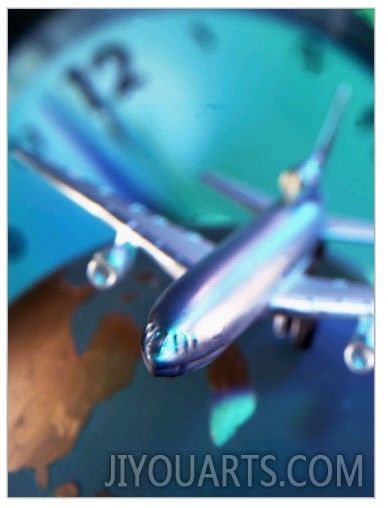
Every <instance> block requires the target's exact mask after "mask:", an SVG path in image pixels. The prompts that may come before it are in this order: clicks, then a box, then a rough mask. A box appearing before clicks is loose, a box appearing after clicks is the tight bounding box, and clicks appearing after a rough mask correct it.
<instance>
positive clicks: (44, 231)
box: [8, 9, 374, 496]
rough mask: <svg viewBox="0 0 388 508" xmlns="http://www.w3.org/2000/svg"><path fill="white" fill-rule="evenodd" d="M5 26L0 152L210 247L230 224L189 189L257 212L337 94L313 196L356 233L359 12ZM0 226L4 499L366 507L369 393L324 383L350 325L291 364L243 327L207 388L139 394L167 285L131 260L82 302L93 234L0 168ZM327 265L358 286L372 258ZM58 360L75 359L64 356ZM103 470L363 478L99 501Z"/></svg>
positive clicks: (29, 177)
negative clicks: (4, 242)
mask: <svg viewBox="0 0 388 508" xmlns="http://www.w3.org/2000/svg"><path fill="white" fill-rule="evenodd" d="M8 16H9V27H8V40H9V70H8V94H9V102H8V131H9V132H8V136H9V147H10V149H11V148H13V147H22V148H24V149H26V150H29V151H32V152H33V153H34V154H35V155H36V156H38V157H40V158H42V159H44V160H45V161H48V162H49V163H51V164H54V165H56V166H57V167H59V168H61V169H64V170H66V171H69V172H70V173H71V174H72V175H78V176H80V177H82V178H85V179H88V180H89V181H91V182H92V183H93V184H94V185H97V186H101V187H103V188H106V189H108V190H113V191H115V192H118V193H121V195H122V196H124V197H129V198H131V199H137V200H139V201H141V202H144V203H145V204H147V206H149V207H151V208H152V209H155V210H157V211H158V212H160V213H163V214H165V215H167V216H168V217H170V218H171V219H173V220H175V221H178V222H180V223H183V224H185V225H187V226H190V227H196V228H198V229H200V230H202V231H203V232H205V234H207V235H209V236H210V237H212V238H215V239H219V238H221V237H222V236H223V235H224V234H225V233H226V232H228V231H229V230H230V229H231V228H232V227H233V226H235V225H237V224H239V223H241V222H242V221H244V220H247V219H248V218H249V215H248V214H247V213H246V212H245V211H243V210H241V209H240V208H238V207H237V206H236V205H234V204H232V203H230V202H229V201H228V200H226V199H225V198H223V197H221V196H219V195H217V194H216V193H215V192H214V191H213V190H211V189H208V188H206V187H205V186H204V185H203V184H202V183H201V182H200V175H201V172H202V171H203V170H204V169H213V170H215V171H218V172H220V173H224V174H225V175H229V176H233V177H235V178H237V179H239V180H241V181H243V182H245V183H247V184H249V185H251V186H253V187H257V188H259V189H261V190H263V191H266V192H268V193H270V194H273V195H276V194H277V192H278V191H277V176H278V174H279V172H280V171H281V170H282V169H284V168H287V167H290V166H291V165H293V164H296V163H298V162H300V160H302V159H303V158H304V157H305V156H306V155H307V154H308V152H309V150H310V149H311V147H312V146H313V143H314V140H315V137H316V135H317V134H318V131H319V129H320V126H321V122H322V120H323V118H324V115H325V113H326V110H327V107H328V106H329V103H330V101H331V98H332V96H333V94H334V91H335V89H336V87H337V85H338V84H339V83H341V82H348V83H349V84H350V85H351V87H352V90H353V93H352V97H351V100H350V102H349V107H348V110H347V112H346V115H345V119H344V122H343V125H342V126H341V129H340V132H339V136H338V139H337V142H336V144H335V147H334V150H333V153H332V156H331V158H330V160H329V163H328V165H327V169H326V174H325V181H324V192H325V196H326V201H327V206H328V210H329V211H330V212H331V213H335V214H341V215H345V216H349V217H357V218H362V219H367V220H373V195H374V189H373V179H374V174H373V171H374V12H373V10H368V9H362V10H352V9H348V10H343V9H335V10H330V9H309V10H282V9H280V10H276V11H275V10H273V11H271V10H252V11H241V10H217V11H215V10H184V11H179V10H178V11H172V10H171V11H170V10H163V11H158V10H151V11H149V10H137V11H133V10H122V11H116V10H98V9H97V10H95V9H93V10H63V9H60V10H42V9H22V10H21V9H9V10H8ZM8 220H9V241H8V260H9V278H8V289H9V301H10V311H9V386H8V390H9V436H8V454H9V471H10V475H9V495H10V496H53V495H58V496H65V495H68V496H77V495H80V496H96V495H102V496H151V495H152V496H155V495H157V496H160V495H163V496H174V495H179V496H182V495H190V496H197V495H198V496H204V495H210V496H212V495H215V496H219V495H233V496H277V495H282V496H287V495H298V496H314V495H319V496H337V495H342V496H351V495H357V496H359V495H365V496H370V495H373V432H374V428H373V374H369V375H366V376H361V377H359V376H355V375H354V374H352V373H350V372H348V371H347V369H346V367H345V365H344V363H343V361H342V351H343V348H344V345H345V344H346V342H347V341H348V340H349V338H350V335H351V333H352V329H353V328H354V323H352V322H342V321H339V320H323V321H322V322H321V323H320V325H319V329H318V332H317V336H316V337H315V341H314V343H313V345H312V347H311V348H310V349H309V350H308V351H305V352H297V351H294V350H292V349H291V347H290V346H289V345H288V344H284V343H279V342H276V340H275V339H274V337H273V336H272V331H271V323H270V322H261V323H257V324H255V325H254V326H253V327H251V329H250V330H248V332H247V333H246V334H244V336H243V337H241V338H240V339H239V340H238V341H237V343H236V345H234V346H233V347H232V348H231V349H230V350H228V352H227V353H225V354H224V355H222V356H221V357H220V358H219V359H218V360H217V361H216V362H214V363H213V364H212V365H211V366H210V367H209V368H208V369H206V370H202V371H199V372H196V373H193V374H189V375H187V376H183V378H179V379H173V380H169V379H167V380H166V379H153V378H151V377H150V376H149V374H148V372H147V371H146V369H145V367H144V365H143V363H142V362H141V359H140V348H139V336H140V331H141V329H142V326H143V324H144V322H145V319H146V315H147V312H148V309H149V308H150V306H151V305H152V303H153V301H154V300H155V299H156V298H157V296H158V295H159V294H160V292H161V291H162V290H163V288H164V287H165V286H166V285H167V284H168V282H169V280H168V277H166V276H165V275H164V274H162V273H161V272H160V271H159V270H158V269H157V268H156V267H155V266H154V265H153V264H152V263H151V262H150V261H149V260H148V259H147V258H146V257H142V256H140V257H139V258H138V259H137V262H136V265H135V267H134V270H133V271H132V272H131V274H129V275H128V277H127V278H126V279H125V280H124V281H122V282H121V283H120V284H119V285H118V286H117V287H115V288H114V289H112V290H108V291H104V292H102V293H95V292H94V291H93V290H92V289H91V288H90V287H88V286H87V284H86V278H85V267H86V263H87V261H88V260H89V259H90V255H91V253H93V252H94V251H95V250H96V249H99V248H101V246H104V245H106V244H109V242H111V241H112V240H113V238H114V236H113V232H112V231H111V230H110V229H109V228H108V227H107V226H105V225H103V224H101V223H100V222H98V220H97V219H95V218H94V217H91V216H89V215H88V214H87V213H86V212H84V211H82V210H80V209H79V208H77V207H76V205H74V204H73V203H71V202H69V201H67V200H66V199H65V198H64V197H63V196H61V195H59V194H58V193H57V192H56V191H54V190H53V189H51V188H50V187H49V186H48V185H47V184H46V183H45V182H43V181H42V180H41V179H40V178H39V177H38V176H36V175H35V174H34V173H33V172H31V171H30V170H29V169H28V168H27V167H25V166H24V165H22V164H21V163H20V162H18V161H16V160H15V159H14V158H13V157H12V155H10V157H9V161H8ZM328 251H329V252H330V253H331V254H330V255H331V256H332V258H333V260H334V261H335V262H333V263H332V264H333V265H335V266H336V267H337V268H336V269H337V270H338V273H340V272H341V273H342V272H346V273H347V274H350V275H351V276H353V277H354V278H358V279H363V280H368V281H369V282H373V274H374V267H373V249H372V248H370V247H366V246H349V245H336V244H334V243H333V244H330V245H329V247H328ZM340 257H341V258H342V261H341V262H340V261H338V258H340ZM349 260H350V262H349ZM356 267H357V268H356ZM331 269H332V270H333V268H332V267H331ZM74 340H77V341H81V342H84V343H88V344H89V347H88V349H87V350H86V352H85V353H84V354H83V355H81V356H78V355H77V354H76V353H75V348H74ZM171 415H174V416H173V417H172V416H171ZM114 453H129V454H133V455H137V456H139V457H140V456H141V455H142V454H148V455H149V456H152V455H156V454H159V453H162V454H165V455H167V456H171V457H173V456H175V455H176V454H181V455H182V457H187V458H188V456H189V455H190V453H195V454H196V456H197V457H198V460H199V461H200V457H203V456H204V455H206V454H211V455H212V456H213V457H214V460H215V461H217V459H218V460H221V459H220V457H221V455H222V454H228V453H229V454H234V455H238V456H239V455H241V454H244V453H255V454H259V455H263V454H266V453H270V454H273V455H275V456H276V457H277V459H278V462H277V467H278V468H279V477H281V473H282V468H283V470H284V467H285V464H286V460H288V459H289V458H290V457H291V456H292V455H295V454H298V453H304V454H305V455H306V456H310V457H311V456H313V455H314V454H317V453H325V454H326V455H328V456H332V457H335V455H337V454H343V455H344V456H345V457H347V458H348V459H349V460H354V457H355V456H356V455H357V454H362V455H363V457H364V473H365V476H364V483H363V487H362V488H358V487H356V485H354V486H353V487H347V486H346V485H345V486H343V487H342V488H338V487H336V486H335V485H334V484H329V485H328V486H326V487H325V488H317V487H315V486H314V485H307V486H306V487H305V488H303V489H298V488H295V487H292V486H291V485H286V486H285V487H280V486H278V485H276V486H274V487H272V488H270V489H264V488H263V487H260V485H258V486H256V487H254V488H243V487H240V488H235V487H233V485H232V484H231V485H229V486H228V487H225V488H222V489H217V488H214V487H213V485H212V483H211V482H209V483H206V482H205V483H204V486H203V487H202V488H200V489H199V488H196V487H195V485H193V486H192V487H188V488H181V487H178V486H177V485H173V484H171V485H169V486H168V487H166V488H163V489H158V488H156V487H155V486H153V485H152V484H149V483H148V484H147V482H145V483H144V484H142V485H141V486H140V487H138V488H135V487H133V483H132V484H131V482H130V480H128V487H127V488H123V487H121V488H118V487H112V488H110V489H106V488H105V487H104V482H105V481H108V480H109V476H108V475H109V472H110V469H109V468H110V455H111V454H114ZM161 474H163V472H161ZM243 474H244V473H243V472H242V473H241V475H242V477H243ZM301 474H303V471H302V472H301ZM267 480H268V479H267Z"/></svg>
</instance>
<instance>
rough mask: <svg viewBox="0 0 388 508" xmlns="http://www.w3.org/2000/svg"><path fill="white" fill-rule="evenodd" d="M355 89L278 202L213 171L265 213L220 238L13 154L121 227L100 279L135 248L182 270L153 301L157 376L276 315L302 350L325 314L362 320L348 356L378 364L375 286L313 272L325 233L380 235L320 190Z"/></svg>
mask: <svg viewBox="0 0 388 508" xmlns="http://www.w3.org/2000/svg"><path fill="white" fill-rule="evenodd" d="M349 94H350V89H349V87H348V86H346V85H341V86H340V87H338V90H337V92H336V96H335V98H334V100H333V103H332V105H331V108H330V110H329V112H328V115H327V118H326V120H325V122H324V125H323V127H322V130H321V133H320V135H319V137H318V140H317V142H316V145H315V147H314V149H313V151H312V153H311V155H310V156H309V157H308V158H307V159H306V160H305V161H304V162H303V163H301V164H300V165H298V166H297V167H295V168H294V169H292V170H287V171H284V172H283V173H282V174H281V176H280V178H279V184H280V188H281V191H282V197H281V198H280V199H279V200H278V201H274V200H273V199H272V198H270V197H268V196H266V195H264V194H261V193H258V192H257V191H254V190H252V189H249V188H247V187H246V186H245V185H241V184H238V183H237V182H235V181H232V180H231V179H229V178H225V177H223V176H220V175H216V174H213V173H208V174H206V175H205V181H207V182H208V183H210V184H211V185H213V186H214V187H216V188H217V189H218V190H221V191H222V192H224V193H225V194H227V195H228V196H229V197H231V198H232V199H234V200H236V201H238V202H239V203H241V204H243V205H245V206H247V207H248V208H249V209H251V210H253V211H254V212H255V213H256V215H255V217H254V218H253V219H252V220H251V221H250V222H249V223H248V224H246V225H243V226H242V227H241V228H238V229H237V231H236V232H234V233H233V234H232V235H231V236H230V237H228V238H227V239H226V240H225V241H222V242H221V243H220V244H215V243H212V242H211V241H209V240H208V239H205V238H204V237H202V236H201V235H199V234H198V233H196V232H192V231H187V230H185V229H184V228H182V227H180V226H178V225H175V224H173V223H171V222H170V221H167V220H166V219H165V218H163V217H161V216H160V215H155V214H154V213H152V212H151V211H149V210H148V209H146V208H145V207H144V206H142V205H140V204H138V203H131V202H128V201H124V200H123V199H121V198H119V197H116V196H114V195H112V194H107V193H101V192H99V189H98V188H96V187H95V186H92V185H90V184H88V183H85V182H83V181H80V180H79V179H76V178H72V177H71V176H69V174H66V173H65V172H63V171H60V170H59V169H57V168H54V167H52V166H50V165H48V164H46V163H45V162H43V161H41V160H39V159H38V158H37V157H36V156H34V155H32V154H29V153H27V152H25V151H23V150H21V149H15V150H14V155H15V156H16V157H18V159H19V160H21V161H23V162H24V163H25V164H27V165H28V166H29V167H32V168H34V169H35V170H37V171H38V172H39V173H41V174H42V175H43V176H44V177H45V178H46V179H47V180H49V181H50V182H51V183H52V184H53V185H54V186H55V187H56V188H57V189H58V190H60V191H61V192H63V193H64V194H65V195H66V196H68V197H69V198H70V199H72V200H73V201H75V202H76V203H78V204H79V205H80V206H82V207H83V208H85V209H86V210H88V211H89V212H90V213H92V214H94V215H95V216H97V217H99V218H100V219H102V220H103V221H105V222H106V223H108V224H110V225H111V226H113V227H114V228H115V230H116V232H117V236H116V242H115V245H114V246H113V247H112V248H111V249H109V250H107V251H104V252H99V253H97V254H95V255H94V256H93V258H92V259H91V261H90V263H89V265H88V269H87V273H88V277H89V280H90V281H91V283H92V284H93V285H95V286H96V287H99V288H105V287H111V286H112V285H113V284H114V283H116V282H117V280H119V279H120V278H121V277H123V275H124V274H125V273H126V271H127V270H128V269H129V268H130V266H131V263H132V261H133V251H134V250H135V249H137V248H140V249H142V250H144V251H145V252H146V253H148V254H149V255H150V256H151V257H152V258H153V259H154V260H155V261H156V262H157V263H158V264H159V265H160V266H161V267H162V268H163V269H164V270H165V271H166V272H167V273H168V274H170V275H171V276H172V277H173V279H174V282H172V284H171V285H170V286H169V287H168V288H167V289H166V290H165V291H164V292H163V294H162V295H161V296H160V297H159V298H158V300H157V301H156V303H155V304H154V306H153V307H152V309H151V311H150V313H149V317H148V323H147V325H146V328H145V331H144V335H143V338H142V351H143V358H144V361H145V364H146V366H147V368H148V369H149V371H150V372H151V373H152V374H154V375H157V376H177V375H180V374H183V373H184V372H188V371H191V370H195V369H199V368H201V367H203V366H205V365H206V364H208V363H209V362H211V361H212V360H213V359H215V358H216V357H217V356H218V355H219V354H221V353H222V352H223V351H224V350H225V349H226V348H227V347H228V346H229V345H230V344H231V342H232V341H234V340H235V339H236V338H237V337H238V336H239V335H240V334H241V333H242V332H243V331H244V330H245V329H246V328H247V327H248V326H249V325H251V324H252V323H253V321H255V320H256V319H257V318H259V317H261V316H264V315H268V314H272V315H273V316H274V329H275V331H276V333H278V334H288V335H289V336H290V338H291V340H292V341H293V342H294V343H295V344H299V345H302V346H303V345H304V344H305V343H306V341H308V340H309V339H310V338H311V335H312V333H313V331H314V323H315V322H316V320H317V319H318V318H319V317H321V316H324V315H335V316H343V317H357V318H358V320H359V321H358V326H357V328H356V331H355V334H354V337H353V338H352V340H351V341H350V343H349V344H348V346H347V347H346V348H345V351H344V358H345V362H346V364H347V365H348V367H349V368H350V369H351V370H352V371H354V372H359V373H363V372H368V371H370V370H371V369H372V368H373V365H374V338H373V323H374V320H373V316H374V291H373V288H372V287H371V286H369V285H367V284H362V283H353V282H348V281H345V280H338V279H325V278H322V277H316V276H313V275H311V274H308V270H309V267H310V266H311V264H312V262H313V261H314V259H315V258H316V256H317V255H318V252H319V247H320V246H321V244H322V242H323V241H324V240H325V239H328V238H330V239H333V238H335V239H336V240H344V241H351V242H362V243H373V241H374V232H373V226H372V225H370V224H366V223H363V222H361V221H349V220H346V219H340V218H331V217H328V218H327V217H326V216H325V210H324V203H323V200H322V196H321V192H320V183H321V177H322V169H323V166H324V163H325V161H326V159H327V157H328V155H329V152H330V148H331V146H332V143H333V140H334V137H335V133H336V131H337V127H338V125H339V122H340V119H341V116H342V113H343V111H344V107H345V104H346V102H347V99H348V97H349Z"/></svg>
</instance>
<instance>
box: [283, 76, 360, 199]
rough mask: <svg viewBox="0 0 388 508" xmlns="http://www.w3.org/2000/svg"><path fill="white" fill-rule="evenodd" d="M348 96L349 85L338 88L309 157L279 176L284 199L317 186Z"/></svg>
mask: <svg viewBox="0 0 388 508" xmlns="http://www.w3.org/2000/svg"><path fill="white" fill-rule="evenodd" d="M350 94H351V87H350V85H349V84H347V83H342V84H341V85H339V86H338V88H337V90H336V93H335V96H334V99H333V101H332V103H331V106H330V108H329V111H328V113H327V115H326V118H325V121H324V122H323V125H322V128H321V130H320V132H319V135H318V138H317V140H316V142H315V145H314V148H313V150H312V152H311V154H310V156H309V157H308V158H307V159H306V160H305V161H304V162H302V163H301V164H299V165H298V166H297V167H296V168H295V169H292V170H286V171H283V172H282V173H281V174H280V176H279V186H280V188H281V190H282V192H283V195H284V196H285V198H286V199H291V200H292V199H295V198H296V197H297V196H298V195H299V193H300V191H301V189H302V188H306V187H314V186H316V185H318V184H319V182H320V180H321V175H322V169H323V166H324V165H325V162H326V160H327V159H328V157H329V154H330V152H331V148H332V146H333V143H334V139H335V136H336V133H337V130H338V127H339V124H340V122H341V119H342V115H343V112H344V110H345V106H346V104H347V102H348V99H349V97H350Z"/></svg>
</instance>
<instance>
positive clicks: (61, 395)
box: [8, 272, 141, 488]
mask: <svg viewBox="0 0 388 508" xmlns="http://www.w3.org/2000/svg"><path fill="white" fill-rule="evenodd" d="M93 292H94V290H93V288H91V287H89V286H72V285H71V284H69V283H67V282H66V281H65V279H64V276H63V273H61V272H60V273H56V274H54V275H52V276H50V277H48V278H47V279H45V280H44V281H43V282H41V283H39V284H38V285H36V286H35V287H34V288H32V289H31V290H30V291H28V292H27V293H25V294H24V295H23V296H22V297H21V298H20V299H19V300H17V301H16V302H15V303H14V304H13V305H11V307H10V309H9V321H8V322H9V346H8V469H9V471H17V470H19V469H20V468H22V467H30V468H33V469H35V472H36V479H37V482H38V484H39V485H40V486H41V487H45V488H47V487H48V484H49V478H48V466H49V465H50V464H51V463H52V462H53V461H55V460H57V459H58V458H60V457H62V456H64V455H66V454H67V453H69V452H70V450H71V449H72V447H73V445H74V443H75V441H76V439H77V436H78V434H79V432H80V430H81V429H82V427H83V425H84V423H85V421H86V419H87V418H88V417H89V415H90V412H91V410H92V409H93V407H94V406H95V404H97V403H98V402H100V401H101V400H103V399H105V398H107V397H109V396H110V395H112V394H113V393H115V392H116V391H118V390H120V389H122V388H123V387H125V386H126V385H127V384H128V383H129V382H130V380H131V378H132V375H133V366H134V363H135V362H136V361H137V360H138V359H139V358H140V356H141V353H140V346H139V339H140V329H139V328H138V326H137V325H136V324H135V322H134V321H133V320H132V319H131V318H130V317H129V316H127V315H125V314H119V313H109V314H106V315H105V316H104V317H103V318H102V320H101V322H100V325H99V327H98V329H97V331H96V333H95V334H94V336H93V337H92V338H91V341H90V345H89V347H88V349H87V351H86V352H85V354H83V355H82V356H78V355H77V354H76V350H75V346H74V341H73V336H72V330H71V323H72V316H73V313H74V311H75V310H76V308H77V307H78V306H79V305H80V304H82V302H84V301H85V300H86V299H87V298H89V297H90V296H91V295H92V293H93Z"/></svg>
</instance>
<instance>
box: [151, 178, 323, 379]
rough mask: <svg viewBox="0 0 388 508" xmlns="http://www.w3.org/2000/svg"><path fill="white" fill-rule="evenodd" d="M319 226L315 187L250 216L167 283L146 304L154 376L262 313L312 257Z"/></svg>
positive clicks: (206, 357) (190, 363)
mask: <svg viewBox="0 0 388 508" xmlns="http://www.w3.org/2000/svg"><path fill="white" fill-rule="evenodd" d="M323 225H324V213H323V204H322V200H321V197H320V195H319V193H318V189H317V187H315V186H313V187H312V188H309V189H307V190H306V191H305V192H302V193H301V195H300V196H299V197H298V198H297V199H296V200H295V201H294V202H291V203H287V202H285V201H283V200H281V201H280V202H278V203H277V204H276V205H274V206H273V207H271V208H270V209H269V210H267V211H266V212H265V213H264V214H263V215H261V216H259V217H255V218H254V219H253V220H251V221H250V222H248V223H247V224H246V225H244V226H242V227H241V228H239V229H238V230H237V231H236V232H235V233H233V234H232V235H231V236H229V237H228V238H227V239H226V240H225V241H223V242H222V243H221V244H220V245H219V246H218V247H217V248H216V249H215V250H214V251H213V252H211V253H210V254H209V255H208V256H207V257H205V258H204V259H203V260H202V261H200V262H199V263H198V264H197V265H195V266H194V267H193V268H191V269H189V270H188V271H187V272H186V273H185V274H184V275H183V276H182V277H180V278H179V279H178V280H177V281H175V282H174V283H173V284H171V286H169V287H168V288H167V289H166V291H165V292H164V293H163V294H162V295H161V296H160V297H159V298H158V300H157V301H156V302H155V304H154V306H153V307H152V309H151V311H150V314H149V318H148V324H147V327H146V330H145V333H144V335H143V339H142V350H143V358H144V361H145V363H146V365H147V368H148V369H149V370H150V372H151V373H152V374H154V375H162V376H176V375H180V374H182V373H184V372H187V371H190V370H196V369H198V368H200V367H203V366H204V365H206V364H207V363H209V362H211V361H212V360H213V359H214V358H215V357H216V356H218V355H219V354H220V353H222V351H224V350H225V349H226V348H227V347H228V345H229V344H230V343H231V342H232V341H233V340H234V339H236V338H237V337H238V336H239V335H240V334H241V333H242V332H243V331H244V330H245V329H246V328H248V326H249V325H250V324H252V322H253V321H254V320H255V319H257V318H258V317H260V316H261V315H263V314H265V313H266V310H267V309H268V303H269V302H270V299H271V296H272V295H273V294H274V292H275V291H276V289H277V288H278V287H279V284H281V283H282V279H283V277H284V276H285V275H287V274H288V273H289V272H290V271H291V270H292V269H293V268H294V267H296V265H297V264H298V263H299V262H301V260H303V259H304V258H306V259H310V258H311V257H312V254H313V252H314V249H315V248H316V246H317V244H318V242H319V240H320V238H321V232H322V228H323Z"/></svg>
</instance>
